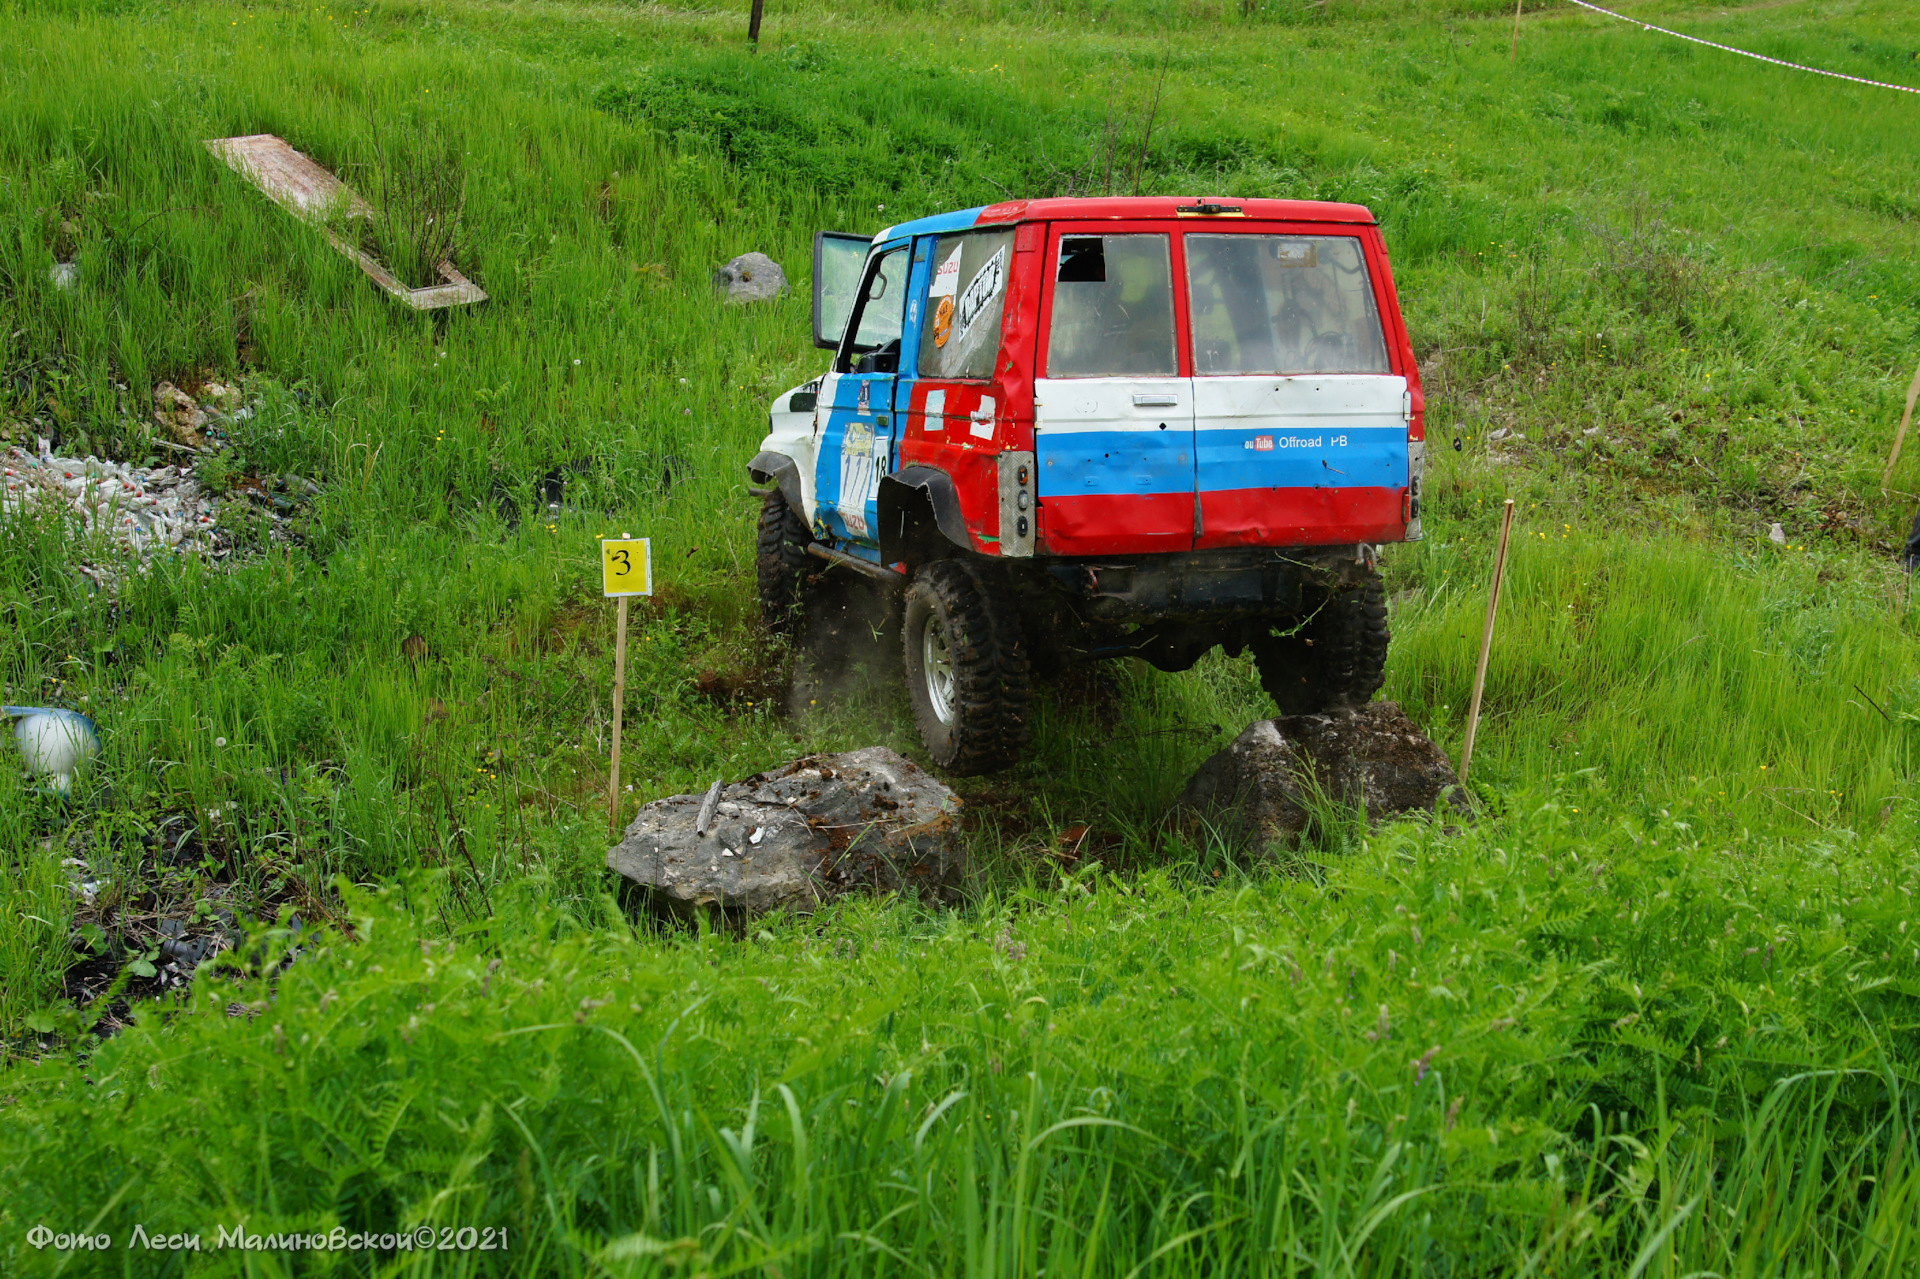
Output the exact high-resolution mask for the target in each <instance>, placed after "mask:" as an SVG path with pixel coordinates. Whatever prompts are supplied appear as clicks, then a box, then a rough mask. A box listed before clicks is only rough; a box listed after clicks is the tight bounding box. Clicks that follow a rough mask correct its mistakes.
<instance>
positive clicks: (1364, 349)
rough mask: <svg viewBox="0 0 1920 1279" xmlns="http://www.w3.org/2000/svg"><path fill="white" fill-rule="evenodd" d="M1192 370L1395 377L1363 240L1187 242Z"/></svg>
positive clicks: (1211, 238) (1193, 238)
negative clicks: (1361, 246) (1392, 373)
mask: <svg viewBox="0 0 1920 1279" xmlns="http://www.w3.org/2000/svg"><path fill="white" fill-rule="evenodd" d="M1186 247H1187V291H1188V305H1189V307H1190V318H1191V321H1192V326H1193V371H1194V372H1195V373H1196V374H1200V375H1202V376H1205V375H1207V374H1227V373H1390V372H1392V369H1391V367H1390V366H1389V365H1388V364H1387V344H1386V340H1385V338H1384V337H1383V335H1382V333H1381V329H1380V312H1379V308H1378V307H1376V306H1375V305H1374V301H1373V286H1372V283H1371V282H1370V281H1369V280H1368V278H1367V261H1366V257H1365V256H1364V255H1363V254H1362V252H1361V250H1360V241H1359V240H1358V239H1357V238H1356V237H1354V236H1348V235H1198V234H1189V235H1188V236H1187V244H1186Z"/></svg>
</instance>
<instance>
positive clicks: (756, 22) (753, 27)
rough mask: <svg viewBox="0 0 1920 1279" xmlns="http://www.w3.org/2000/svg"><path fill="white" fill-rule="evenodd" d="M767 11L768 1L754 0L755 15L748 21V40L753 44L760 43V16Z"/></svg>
mask: <svg viewBox="0 0 1920 1279" xmlns="http://www.w3.org/2000/svg"><path fill="white" fill-rule="evenodd" d="M766 11H767V0H753V13H752V15H751V16H750V17H749V18H748V19H747V39H748V41H750V42H751V43H753V44H759V43H760V15H761V14H763V13H765V12H766Z"/></svg>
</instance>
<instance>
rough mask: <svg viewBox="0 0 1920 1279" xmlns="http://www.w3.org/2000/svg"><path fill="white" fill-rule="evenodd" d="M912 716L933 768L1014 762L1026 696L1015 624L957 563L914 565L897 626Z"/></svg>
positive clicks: (1023, 740)
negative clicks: (916, 569) (919, 566)
mask: <svg viewBox="0 0 1920 1279" xmlns="http://www.w3.org/2000/svg"><path fill="white" fill-rule="evenodd" d="M900 629H901V641H902V647H903V649H904V654H903V656H904V657H905V659H906V674H907V691H908V693H909V694H910V695H911V696H912V698H913V718H914V721H915V723H916V724H917V725H918V726H919V729H920V740H921V741H922V742H924V743H925V744H926V747H927V753H928V754H929V755H931V756H933V762H934V763H935V764H938V765H939V766H940V767H941V768H944V769H946V770H947V771H948V772H951V773H959V774H962V775H966V774H971V773H991V772H994V771H996V770H998V769H1002V768H1007V767H1010V766H1011V765H1012V764H1014V763H1015V762H1016V761H1017V760H1018V759H1019V758H1020V750H1021V748H1022V747H1024V746H1025V745H1026V744H1027V736H1028V732H1029V726H1028V709H1029V702H1030V698H1031V688H1030V678H1029V670H1028V663H1027V652H1026V645H1025V644H1024V643H1023V642H1022V640H1021V636H1020V623H1019V618H1018V616H1017V615H1016V614H1015V612H1014V610H1013V608H1012V607H1011V606H1010V604H1009V602H1008V601H1006V600H1004V599H1001V598H999V597H997V596H996V595H995V594H994V593H993V591H992V589H991V587H990V586H989V585H988V584H987V583H985V582H983V581H982V579H981V575H980V574H978V573H976V572H975V571H974V570H973V569H970V568H969V567H968V566H966V565H964V564H962V563H960V562H959V561H957V560H935V561H934V562H933V563H931V564H926V565H922V566H921V568H920V569H919V570H918V571H917V572H915V573H914V575H913V581H912V583H911V584H909V585H908V587H907V600H906V613H905V617H904V618H903V619H902V624H901V628H900Z"/></svg>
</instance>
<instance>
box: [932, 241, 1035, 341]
mask: <svg viewBox="0 0 1920 1279" xmlns="http://www.w3.org/2000/svg"><path fill="white" fill-rule="evenodd" d="M1012 263H1013V232H1012V231H1011V230H1007V231H985V232H980V231H975V232H971V233H969V234H966V235H943V236H941V237H940V239H939V240H938V242H936V243H935V245H934V249H933V276H932V282H931V283H930V284H929V285H928V286H927V319H926V322H925V323H923V324H922V325H921V326H920V369H919V372H920V376H921V377H925V378H989V377H992V376H993V361H994V357H995V356H996V355H998V354H999V351H1000V324H1001V320H1002V319H1003V318H1004V316H1005V307H1006V301H1007V275H1008V273H1009V271H1010V270H1011V269H1012Z"/></svg>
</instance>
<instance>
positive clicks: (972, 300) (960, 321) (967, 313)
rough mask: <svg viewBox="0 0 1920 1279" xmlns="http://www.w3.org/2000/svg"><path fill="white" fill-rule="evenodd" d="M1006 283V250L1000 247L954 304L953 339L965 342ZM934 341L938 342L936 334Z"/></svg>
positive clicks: (1002, 246)
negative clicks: (976, 322) (975, 323)
mask: <svg viewBox="0 0 1920 1279" xmlns="http://www.w3.org/2000/svg"><path fill="white" fill-rule="evenodd" d="M1006 283H1007V248H1006V246H1005V245H1001V246H1000V249H999V251H998V252H996V253H995V254H994V255H993V256H992V257H990V258H988V259H987V264H986V265H985V266H983V267H981V268H980V272H979V274H977V275H975V276H974V277H973V279H972V280H971V281H969V282H968V284H967V291H966V292H965V293H962V294H961V295H960V300H959V301H958V302H957V303H955V304H954V308H953V323H954V336H955V337H957V338H958V339H959V340H960V341H962V342H965V341H966V340H967V334H968V333H969V332H970V331H972V329H973V325H974V322H975V321H976V320H978V319H979V318H980V317H981V316H982V315H984V314H985V313H986V311H987V308H988V306H989V305H990V304H991V303H992V302H993V300H994V299H995V298H997V297H999V296H1000V290H1001V289H1003V288H1005V287H1006ZM935 340H936V341H938V335H937V334H936V335H935Z"/></svg>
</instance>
